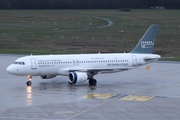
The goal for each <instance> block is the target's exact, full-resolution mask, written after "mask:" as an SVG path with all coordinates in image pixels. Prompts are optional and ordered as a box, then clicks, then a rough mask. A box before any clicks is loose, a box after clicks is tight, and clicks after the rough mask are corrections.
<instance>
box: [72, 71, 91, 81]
mask: <svg viewBox="0 0 180 120" xmlns="http://www.w3.org/2000/svg"><path fill="white" fill-rule="evenodd" d="M87 80H88V75H87V73H84V72H71V73H69V83H72V84H74V83H79V82H85V81H87Z"/></svg>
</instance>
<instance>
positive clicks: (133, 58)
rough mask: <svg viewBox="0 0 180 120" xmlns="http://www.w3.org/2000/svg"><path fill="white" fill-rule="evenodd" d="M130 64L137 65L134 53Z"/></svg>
mask: <svg viewBox="0 0 180 120" xmlns="http://www.w3.org/2000/svg"><path fill="white" fill-rule="evenodd" d="M131 57H132V66H136V65H137V58H136V56H135V55H132V56H131Z"/></svg>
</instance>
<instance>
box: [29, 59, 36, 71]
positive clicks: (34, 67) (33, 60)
mask: <svg viewBox="0 0 180 120" xmlns="http://www.w3.org/2000/svg"><path fill="white" fill-rule="evenodd" d="M30 60H31V69H37V63H36V59H35V58H30Z"/></svg>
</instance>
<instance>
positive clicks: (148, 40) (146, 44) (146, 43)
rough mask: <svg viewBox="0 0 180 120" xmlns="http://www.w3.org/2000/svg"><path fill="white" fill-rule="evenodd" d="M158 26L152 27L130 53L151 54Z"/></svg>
mask: <svg viewBox="0 0 180 120" xmlns="http://www.w3.org/2000/svg"><path fill="white" fill-rule="evenodd" d="M157 30H158V25H156V24H153V25H151V26H150V27H149V28H148V30H147V31H146V33H145V34H144V35H143V37H142V38H141V40H140V41H139V43H138V44H137V45H136V47H135V48H134V49H133V50H132V51H131V52H130V53H147V54H151V53H152V52H153V50H154V43H155V41H156V34H157Z"/></svg>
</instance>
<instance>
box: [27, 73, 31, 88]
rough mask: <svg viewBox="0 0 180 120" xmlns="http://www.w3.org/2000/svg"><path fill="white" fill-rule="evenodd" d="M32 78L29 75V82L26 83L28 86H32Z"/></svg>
mask: <svg viewBox="0 0 180 120" xmlns="http://www.w3.org/2000/svg"><path fill="white" fill-rule="evenodd" d="M31 80H32V76H30V75H28V81H27V82H26V84H27V86H31V84H32V82H31Z"/></svg>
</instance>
